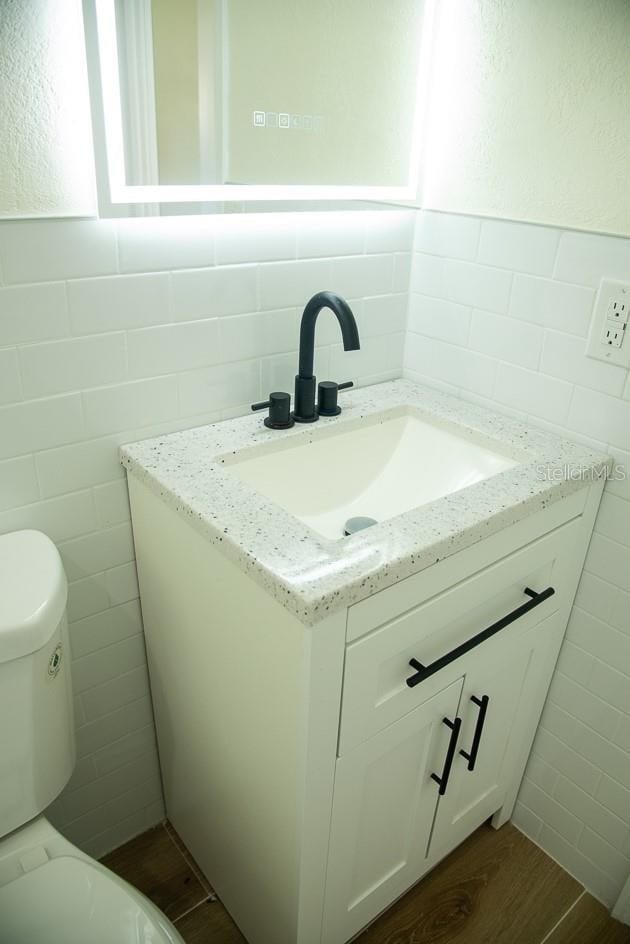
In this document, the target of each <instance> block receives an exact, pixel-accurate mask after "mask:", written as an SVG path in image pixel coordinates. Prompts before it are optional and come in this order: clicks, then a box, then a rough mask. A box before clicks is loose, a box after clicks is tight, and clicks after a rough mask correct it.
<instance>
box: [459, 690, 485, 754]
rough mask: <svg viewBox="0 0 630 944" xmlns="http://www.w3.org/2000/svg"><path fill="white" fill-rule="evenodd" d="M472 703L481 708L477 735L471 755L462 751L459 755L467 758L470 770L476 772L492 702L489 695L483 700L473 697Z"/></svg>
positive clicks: (478, 716) (476, 726)
mask: <svg viewBox="0 0 630 944" xmlns="http://www.w3.org/2000/svg"><path fill="white" fill-rule="evenodd" d="M470 700H471V702H472V703H473V704H474V705H477V707H478V708H479V714H478V715H477V724H476V725H475V733H474V734H473V739H472V744H471V747H470V754H468V753H467V752H466V751H464V750H461V751H460V752H459V753H460V754H461V755H462V757H465V758H466V760H467V761H468V769H469V770H474V769H475V764H476V762H477V753H478V751H479V745H480V744H481V735H482V732H483V726H484V722H485V720H486V712H487V710H488V702H489V701H490V699H489V697H488V696H487V695H484V696H483V698H477V696H476V695H471V697H470Z"/></svg>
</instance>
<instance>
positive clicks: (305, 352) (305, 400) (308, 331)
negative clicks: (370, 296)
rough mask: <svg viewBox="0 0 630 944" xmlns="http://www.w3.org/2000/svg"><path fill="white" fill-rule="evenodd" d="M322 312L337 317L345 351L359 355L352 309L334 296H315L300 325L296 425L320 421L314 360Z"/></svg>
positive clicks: (296, 381) (359, 345)
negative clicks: (318, 319) (316, 337)
mask: <svg viewBox="0 0 630 944" xmlns="http://www.w3.org/2000/svg"><path fill="white" fill-rule="evenodd" d="M322 308H330V310H331V311H333V312H334V313H335V315H336V316H337V321H338V322H339V327H340V328H341V337H342V338H343V349H344V351H358V350H359V348H360V347H361V344H360V342H359V329H358V328H357V323H356V321H355V320H354V315H353V314H352V309H351V308H350V305H349V304H348V303H347V302H346V301H345V300H344V299H343V298H341V297H340V296H339V295H335V293H334V292H318V293H317V295H313V297H312V298H311V300H310V301H309V302H308V304H307V306H306V308H305V309H304V312H303V313H302V323H301V325H300V357H299V362H298V373H297V376H296V378H295V403H294V408H293V414H292V415H293V419H294V420H295V421H296V423H314V422H315V420H317V419H318V418H319V414H318V411H317V409H316V407H315V385H316V380H315V376H314V374H313V357H314V354H315V324H316V322H317V316H318V315H319V313H320V311H321V310H322Z"/></svg>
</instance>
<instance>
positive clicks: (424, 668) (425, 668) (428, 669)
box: [407, 587, 556, 688]
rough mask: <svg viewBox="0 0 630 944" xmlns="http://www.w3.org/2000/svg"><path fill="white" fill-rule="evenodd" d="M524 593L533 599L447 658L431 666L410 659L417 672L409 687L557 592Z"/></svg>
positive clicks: (528, 589) (409, 681) (550, 590)
mask: <svg viewBox="0 0 630 944" xmlns="http://www.w3.org/2000/svg"><path fill="white" fill-rule="evenodd" d="M523 592H524V593H526V594H527V596H528V597H531V599H530V600H528V601H527V603H522V604H521V605H520V606H517V608H516V609H515V610H512V612H511V613H508V614H507V616H503V617H502V618H501V619H500V620H498V621H497V622H496V623H493V624H492V626H488V628H487V629H483V630H482V631H481V632H480V633H477V635H476V636H473V637H472V638H471V639H467V640H466V642H463V643H462V644H461V646H457V647H456V648H455V649H451V651H450V652H448V653H447V654H446V655H445V656H441V658H439V659H436V661H435V662H432V663H431V665H422V663H421V662H418V660H417V659H410V660H409V665H410V666H411V668H412V669H415V670H416V671H415V672H414V674H413V675H410V676H409V678H408V679H407V685H408V686H409V688H413V687H414V686H415V685H418V683H419V682H424V680H425V679H428V678H429V677H430V676H431V675H435V673H436V672H439V671H440V669H443V668H445V667H446V666H447V665H450V663H451V662H454V661H455V659H459V658H460V656H463V655H465V654H466V653H467V652H470V650H471V649H474V648H475V646H478V645H480V643H482V642H485V641H486V639H489V638H490V636H494V634H495V633H498V632H499V631H500V630H502V629H505V627H506V626H509V625H510V623H513V622H515V620H517V619H520V618H521V616H525V614H526V613H529V612H530V610H533V609H535V608H536V607H537V606H540V604H541V603H544V602H545V600H548V599H549V597H552V596H553V595H554V593H555V592H556V591H555V590H554V588H553V587H547V589H546V590H541V592H540V593H536V591H535V590H530V588H529V587H525V590H524V591H523Z"/></svg>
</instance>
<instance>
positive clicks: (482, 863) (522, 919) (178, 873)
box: [103, 824, 630, 944]
mask: <svg viewBox="0 0 630 944" xmlns="http://www.w3.org/2000/svg"><path fill="white" fill-rule="evenodd" d="M103 863H104V864H105V865H107V866H108V867H109V868H110V869H112V870H113V871H114V872H117V873H118V874H119V875H121V876H122V877H123V878H125V879H127V881H129V882H131V884H132V885H135V886H136V887H137V888H139V889H140V891H142V892H144V894H145V895H147V896H148V897H149V898H151V899H152V900H153V901H154V902H155V904H156V905H158V906H159V907H160V908H161V909H162V911H163V912H164V913H165V914H166V915H167V916H168V917H169V918H170V919H171V921H173V922H174V924H175V927H176V928H177V930H178V931H179V933H180V934H181V936H182V937H183V938H184V940H185V941H186V942H187V944H246V942H245V938H244V937H243V936H242V934H241V933H240V932H239V930H238V928H237V927H236V925H235V924H234V922H233V921H232V919H231V918H230V916H229V914H228V913H227V911H226V910H225V908H224V907H223V905H222V904H221V902H220V901H218V900H217V898H216V895H215V894H214V892H213V891H212V888H211V887H210V885H209V884H208V882H207V881H206V879H205V878H204V876H203V874H202V873H201V871H200V869H199V868H198V866H197V865H196V863H195V861H194V859H193V858H192V856H191V855H190V853H189V852H188V850H187V849H186V847H185V846H184V844H183V842H182V841H181V839H180V838H179V836H178V835H177V833H176V832H175V830H174V829H173V828H172V826H170V825H168V824H166V825H165V826H159V827H156V828H155V829H152V830H149V832H146V833H143V834H142V835H141V836H138V837H137V839H133V840H132V841H131V842H128V843H126V845H124V846H121V848H120V849H116V851H115V852H111V853H110V854H109V855H107V856H105V858H104V859H103ZM543 942H544V944H630V927H627V926H626V925H623V924H620V923H619V922H617V921H614V920H613V919H612V918H611V917H610V915H609V914H608V912H607V911H606V909H605V908H604V907H603V905H601V904H600V903H599V902H598V901H596V900H595V899H594V898H593V897H592V896H591V895H589V894H588V893H587V892H585V891H584V889H583V888H582V887H581V886H580V885H579V884H578V883H577V882H576V881H575V880H574V879H573V878H571V876H570V875H568V874H567V873H566V872H565V871H564V870H563V869H561V868H560V866H559V865H557V864H556V863H555V862H554V861H553V860H552V859H550V858H549V857H548V856H547V855H545V853H544V852H542V850H540V849H539V848H538V846H535V845H534V844H533V843H532V842H530V841H529V839H526V837H525V836H523V835H522V833H520V832H519V831H518V830H517V829H515V828H514V827H513V826H511V825H510V824H508V825H507V826H504V827H503V828H502V829H500V830H499V831H498V832H496V831H495V830H493V829H492V828H491V827H490V826H482V827H481V829H478V830H477V832H476V833H474V834H473V835H472V836H471V837H470V838H469V839H468V840H467V841H466V842H465V843H463V844H462V845H461V846H460V847H459V848H458V849H456V850H455V851H454V852H452V853H451V855H450V856H449V857H448V858H447V859H445V860H444V861H443V862H442V863H441V864H440V865H439V866H437V868H435V869H434V870H433V871H432V872H431V873H430V874H429V875H428V876H426V878H424V879H423V880H422V881H421V882H419V883H418V884H417V885H416V886H415V887H414V888H412V889H411V891H409V892H407V894H406V895H405V896H404V897H403V898H401V899H400V900H399V901H398V902H397V903H396V904H395V905H393V906H392V907H391V908H390V909H389V911H387V912H386V913H385V914H384V915H382V916H381V917H380V918H378V919H377V920H376V921H375V922H374V924H372V925H371V926H370V927H369V928H367V930H365V931H364V932H363V933H362V934H361V935H359V937H358V938H356V939H355V944H543Z"/></svg>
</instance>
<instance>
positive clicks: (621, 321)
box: [586, 279, 630, 367]
mask: <svg viewBox="0 0 630 944" xmlns="http://www.w3.org/2000/svg"><path fill="white" fill-rule="evenodd" d="M629 316H630V282H614V281H612V280H611V279H602V281H601V282H600V285H599V291H598V293H597V298H596V299H595V309H594V312H593V318H592V321H591V331H590V334H589V338H588V342H587V345H586V353H587V355H588V357H594V358H596V359H597V360H600V361H606V363H608V364H617V365H618V366H619V367H630V323H629ZM620 332H621V342H620V343H619V333H620ZM607 336H608V337H609V338H610V337H614V338H615V339H616V340H615V341H614V342H611V341H609V340H608V341H607V340H606V338H607Z"/></svg>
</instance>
